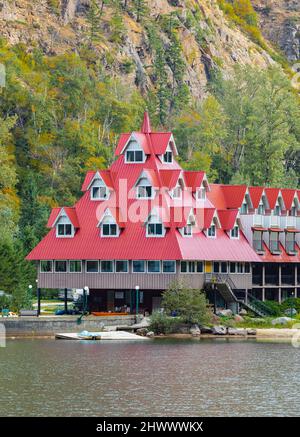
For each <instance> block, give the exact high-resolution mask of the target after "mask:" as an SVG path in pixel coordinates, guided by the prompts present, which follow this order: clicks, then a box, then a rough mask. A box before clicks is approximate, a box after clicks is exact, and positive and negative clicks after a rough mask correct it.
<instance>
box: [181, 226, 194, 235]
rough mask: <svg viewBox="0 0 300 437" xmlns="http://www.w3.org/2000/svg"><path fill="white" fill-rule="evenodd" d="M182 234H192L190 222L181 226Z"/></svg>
mask: <svg viewBox="0 0 300 437" xmlns="http://www.w3.org/2000/svg"><path fill="white" fill-rule="evenodd" d="M183 235H184V236H185V237H191V236H192V235H193V226H192V225H191V224H187V225H186V226H184V228H183Z"/></svg>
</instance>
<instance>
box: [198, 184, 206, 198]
mask: <svg viewBox="0 0 300 437" xmlns="http://www.w3.org/2000/svg"><path fill="white" fill-rule="evenodd" d="M197 199H198V200H205V199H206V189H205V188H204V187H201V188H199V189H198V190H197Z"/></svg>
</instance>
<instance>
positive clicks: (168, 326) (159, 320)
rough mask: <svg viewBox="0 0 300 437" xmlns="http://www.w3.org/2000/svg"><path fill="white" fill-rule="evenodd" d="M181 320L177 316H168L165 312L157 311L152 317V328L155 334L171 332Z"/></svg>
mask: <svg viewBox="0 0 300 437" xmlns="http://www.w3.org/2000/svg"><path fill="white" fill-rule="evenodd" d="M178 323H180V320H179V319H178V318H177V317H176V318H175V317H170V316H167V315H166V314H165V313H161V312H160V311H155V312H153V313H152V315H151V317H150V330H151V331H153V332H154V333H155V334H170V333H171V332H174V331H175V328H176V325H178Z"/></svg>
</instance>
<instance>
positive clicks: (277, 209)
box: [274, 205, 281, 215]
mask: <svg viewBox="0 0 300 437" xmlns="http://www.w3.org/2000/svg"><path fill="white" fill-rule="evenodd" d="M280 214H281V208H280V206H279V205H276V206H275V208H274V215H280Z"/></svg>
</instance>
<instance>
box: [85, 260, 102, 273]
mask: <svg viewBox="0 0 300 437" xmlns="http://www.w3.org/2000/svg"><path fill="white" fill-rule="evenodd" d="M98 272H99V261H95V260H93V261H92V260H88V261H87V262H86V273H98Z"/></svg>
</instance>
